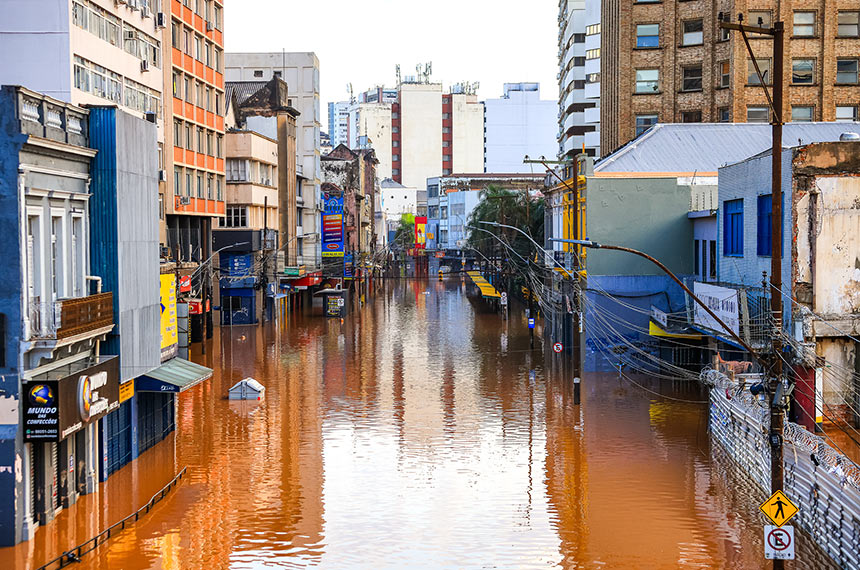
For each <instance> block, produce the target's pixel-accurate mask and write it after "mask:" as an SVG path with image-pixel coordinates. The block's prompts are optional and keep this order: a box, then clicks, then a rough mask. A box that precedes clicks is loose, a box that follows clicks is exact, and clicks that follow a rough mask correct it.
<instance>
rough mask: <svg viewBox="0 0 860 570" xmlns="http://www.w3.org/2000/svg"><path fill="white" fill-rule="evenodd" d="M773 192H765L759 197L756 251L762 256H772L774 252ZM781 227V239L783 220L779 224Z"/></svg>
mask: <svg viewBox="0 0 860 570" xmlns="http://www.w3.org/2000/svg"><path fill="white" fill-rule="evenodd" d="M772 196H773V195H772V194H764V195H762V196H759V197H758V203H757V205H758V209H757V214H758V219H757V220H756V221H757V226H758V227H757V231H756V242H757V247H756V253H758V255H762V256H770V255H772V254H773V225H772V223H771V222H772V217H771V214H772V213H773V198H772ZM779 228H780V236H779V237H780V239H782V221H780V224H779Z"/></svg>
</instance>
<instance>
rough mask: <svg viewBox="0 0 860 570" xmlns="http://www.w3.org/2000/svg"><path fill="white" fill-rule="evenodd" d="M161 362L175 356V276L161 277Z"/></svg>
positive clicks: (176, 340)
mask: <svg viewBox="0 0 860 570" xmlns="http://www.w3.org/2000/svg"><path fill="white" fill-rule="evenodd" d="M160 295H161V361H162V362H164V361H165V360H167V359H169V358H173V357H174V356H176V350H177V347H178V345H179V334H178V329H177V327H176V276H174V275H170V274H167V275H161V283H160Z"/></svg>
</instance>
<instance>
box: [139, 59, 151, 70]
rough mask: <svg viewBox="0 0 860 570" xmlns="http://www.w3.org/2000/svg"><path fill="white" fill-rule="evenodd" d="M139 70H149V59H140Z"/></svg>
mask: <svg viewBox="0 0 860 570" xmlns="http://www.w3.org/2000/svg"><path fill="white" fill-rule="evenodd" d="M140 70H141V71H149V61H148V60H146V59H142V60H140Z"/></svg>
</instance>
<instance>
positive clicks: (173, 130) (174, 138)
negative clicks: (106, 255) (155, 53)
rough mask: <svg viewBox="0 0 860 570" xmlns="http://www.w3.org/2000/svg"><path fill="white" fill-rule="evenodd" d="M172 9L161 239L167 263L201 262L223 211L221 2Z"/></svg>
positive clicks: (200, 0)
mask: <svg viewBox="0 0 860 570" xmlns="http://www.w3.org/2000/svg"><path fill="white" fill-rule="evenodd" d="M167 9H168V10H169V13H168V14H166V15H165V16H163V18H164V19H165V24H166V28H165V30H164V43H165V50H164V53H165V57H164V59H165V65H164V82H165V84H167V85H171V86H172V94H173V96H172V97H168V96H167V95H166V94H165V99H166V104H165V106H164V108H165V113H164V114H165V124H166V125H167V127H168V128H167V129H166V132H165V146H166V148H168V149H169V151H168V152H167V153H165V161H164V162H165V169H164V170H165V171H166V172H165V176H163V179H164V181H165V184H164V185H163V195H162V196H161V202H162V208H163V216H164V221H163V223H162V243H164V244H165V245H167V246H168V248H169V261H178V262H181V263H190V264H198V263H201V262H204V261H206V260H207V259H209V256H210V255H211V253H212V251H211V250H212V247H211V244H212V226H213V221H214V220H213V219H214V218H220V217H223V216H224V215H225V182H224V113H225V108H226V98H225V96H224V69H223V65H224V34H223V24H224V20H223V14H224V8H223V1H222V0H181V1H179V0H174V1H172V2H170V4H169V6H167ZM168 45H169V47H168ZM167 269H168V268H167V266H165V267H164V270H167ZM187 270H189V268H186V271H187Z"/></svg>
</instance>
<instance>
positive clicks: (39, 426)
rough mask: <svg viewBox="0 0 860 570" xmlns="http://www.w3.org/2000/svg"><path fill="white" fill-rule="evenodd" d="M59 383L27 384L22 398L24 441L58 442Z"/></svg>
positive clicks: (49, 381)
mask: <svg viewBox="0 0 860 570" xmlns="http://www.w3.org/2000/svg"><path fill="white" fill-rule="evenodd" d="M58 396H59V382H58V381H56V380H47V381H44V382H28V383H27V384H26V395H25V398H24V439H25V440H26V441H59V439H60V411H59V410H60V408H59V401H58Z"/></svg>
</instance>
